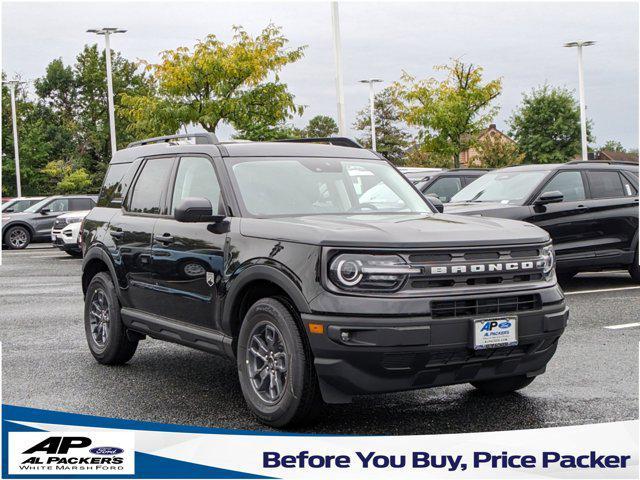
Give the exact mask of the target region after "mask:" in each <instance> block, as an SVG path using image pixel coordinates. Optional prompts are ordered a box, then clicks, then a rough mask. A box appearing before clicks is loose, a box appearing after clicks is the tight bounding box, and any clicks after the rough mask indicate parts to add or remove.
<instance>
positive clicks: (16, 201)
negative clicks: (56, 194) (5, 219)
mask: <svg viewBox="0 0 640 480" xmlns="http://www.w3.org/2000/svg"><path fill="white" fill-rule="evenodd" d="M43 198H45V197H20V198H10V199H7V201H6V202H5V201H3V202H2V212H4V213H20V212H24V211H25V210H26V209H27V208H29V207H30V206H32V205H35V204H36V203H38V202H39V201H40V200H42V199H43Z"/></svg>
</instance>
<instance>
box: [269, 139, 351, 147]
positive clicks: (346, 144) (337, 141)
mask: <svg viewBox="0 0 640 480" xmlns="http://www.w3.org/2000/svg"><path fill="white" fill-rule="evenodd" d="M274 141H275V142H292V143H328V144H329V145H336V146H339V147H351V148H363V147H362V145H360V144H359V143H358V142H356V141H355V140H354V139H352V138H348V137H316V138H284V139H282V140H274Z"/></svg>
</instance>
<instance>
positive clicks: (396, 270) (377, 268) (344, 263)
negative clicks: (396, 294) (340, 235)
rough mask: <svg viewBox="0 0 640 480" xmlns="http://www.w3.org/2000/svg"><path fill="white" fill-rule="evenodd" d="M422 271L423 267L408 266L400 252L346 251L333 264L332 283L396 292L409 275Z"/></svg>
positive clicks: (358, 289)
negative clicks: (370, 253) (389, 253)
mask: <svg viewBox="0 0 640 480" xmlns="http://www.w3.org/2000/svg"><path fill="white" fill-rule="evenodd" d="M420 272H421V269H420V268H414V267H411V266H410V265H407V264H406V263H405V261H404V260H403V259H402V257H399V256H398V255H364V254H351V253H344V254H341V255H338V256H337V257H334V258H333V259H332V260H331V261H330V264H329V279H330V280H331V282H332V283H333V284H334V285H335V286H337V287H338V288H340V289H342V290H351V291H371V290H387V291H393V290H396V289H398V288H400V286H401V285H402V284H403V283H404V281H405V279H406V278H407V276H408V275H410V274H412V273H420Z"/></svg>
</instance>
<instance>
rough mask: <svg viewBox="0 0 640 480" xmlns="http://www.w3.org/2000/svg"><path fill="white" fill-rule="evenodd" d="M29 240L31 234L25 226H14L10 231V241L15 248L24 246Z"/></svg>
mask: <svg viewBox="0 0 640 480" xmlns="http://www.w3.org/2000/svg"><path fill="white" fill-rule="evenodd" d="M28 241H29V235H28V233H27V231H26V230H25V229H24V228H14V229H13V230H11V232H10V233H9V243H10V244H11V246H12V247H13V248H24V247H25V246H26V245H27V243H28Z"/></svg>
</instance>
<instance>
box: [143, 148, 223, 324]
mask: <svg viewBox="0 0 640 480" xmlns="http://www.w3.org/2000/svg"><path fill="white" fill-rule="evenodd" d="M187 197H204V198H207V199H209V201H210V202H211V205H212V206H213V212H214V214H216V213H217V214H222V215H226V212H225V207H224V205H225V203H224V202H223V199H222V194H221V189H220V182H219V180H218V175H217V173H216V169H215V166H214V162H213V160H212V159H211V158H210V157H208V156H205V155H186V156H182V157H180V159H179V162H178V164H177V168H176V173H175V181H174V182H173V185H172V187H171V189H170V194H169V195H168V197H167V204H168V209H169V212H168V213H169V215H168V216H167V217H163V218H160V219H158V221H157V223H156V225H155V229H154V235H153V247H152V268H153V276H154V281H155V283H156V285H157V293H156V295H157V297H156V302H155V305H154V306H153V308H154V311H153V313H155V314H157V315H162V316H165V317H169V318H171V319H174V320H178V321H181V322H185V323H190V324H194V325H196V326H199V327H205V328H211V329H214V328H215V319H216V318H217V313H216V309H217V308H218V307H219V298H220V296H221V295H222V294H223V292H222V291H221V289H222V285H223V284H222V282H221V280H222V275H223V272H224V249H225V241H226V237H227V228H225V225H226V224H225V223H222V224H209V223H206V222H200V223H182V222H178V221H176V220H175V219H174V218H173V212H174V210H175V208H176V206H178V205H179V204H180V202H181V201H182V200H183V199H185V198H187Z"/></svg>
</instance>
